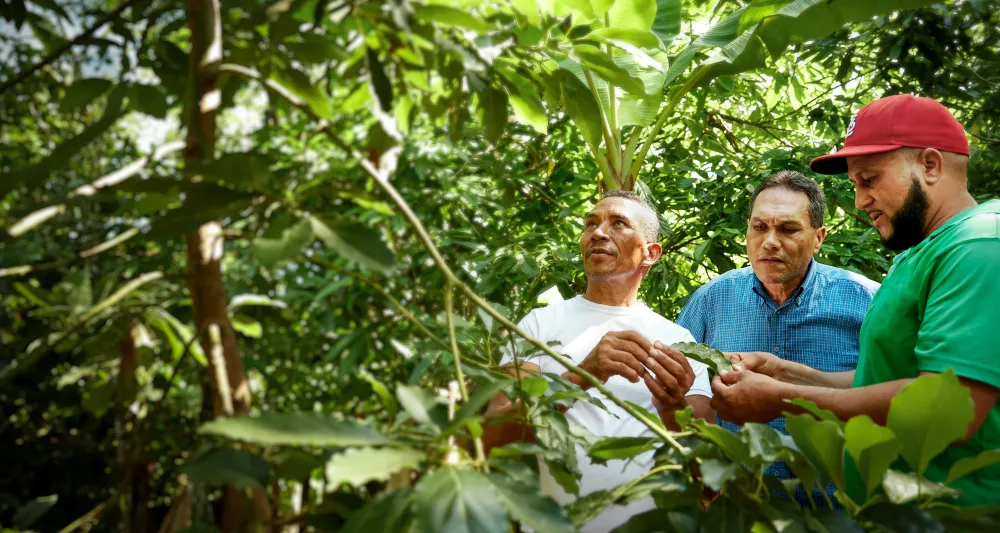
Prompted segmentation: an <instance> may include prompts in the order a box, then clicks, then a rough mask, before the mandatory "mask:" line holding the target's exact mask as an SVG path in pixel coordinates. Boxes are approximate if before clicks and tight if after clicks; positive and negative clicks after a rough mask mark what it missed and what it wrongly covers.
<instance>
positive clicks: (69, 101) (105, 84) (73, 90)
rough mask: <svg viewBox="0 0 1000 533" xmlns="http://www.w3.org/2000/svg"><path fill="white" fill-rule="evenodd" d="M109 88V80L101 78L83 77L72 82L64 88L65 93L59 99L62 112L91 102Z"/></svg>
mask: <svg viewBox="0 0 1000 533" xmlns="http://www.w3.org/2000/svg"><path fill="white" fill-rule="evenodd" d="M109 89H111V82H110V81H108V80H105V79H102V78H83V79H79V80H76V81H74V82H73V84H72V85H70V86H69V87H68V88H67V89H66V95H65V96H63V99H62V100H60V101H59V110H60V111H62V112H63V113H68V112H70V111H74V110H76V109H78V108H80V107H83V106H85V105H87V104H89V103H91V102H93V101H94V100H95V99H97V97H99V96H101V95H102V94H104V93H106V92H108V90H109Z"/></svg>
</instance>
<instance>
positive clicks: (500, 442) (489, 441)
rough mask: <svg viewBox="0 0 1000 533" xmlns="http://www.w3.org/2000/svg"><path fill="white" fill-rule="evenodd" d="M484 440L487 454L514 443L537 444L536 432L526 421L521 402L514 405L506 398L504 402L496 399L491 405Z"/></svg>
mask: <svg viewBox="0 0 1000 533" xmlns="http://www.w3.org/2000/svg"><path fill="white" fill-rule="evenodd" d="M482 440H483V447H484V448H485V451H486V453H487V454H489V453H490V450H491V449H493V448H496V447H499V446H505V445H507V444H510V443H512V442H535V432H534V431H533V430H532V428H531V425H530V424H528V423H527V422H526V420H525V416H524V406H523V405H522V404H521V400H517V401H516V402H513V403H512V402H511V401H510V400H508V399H507V398H506V397H504V398H503V400H502V401H500V400H498V399H496V398H495V399H494V401H492V402H491V403H490V406H489V408H488V409H487V410H486V420H485V424H483V436H482Z"/></svg>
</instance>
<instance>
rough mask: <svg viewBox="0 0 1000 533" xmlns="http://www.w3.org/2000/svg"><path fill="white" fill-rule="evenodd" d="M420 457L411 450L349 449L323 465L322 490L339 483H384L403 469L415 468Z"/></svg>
mask: <svg viewBox="0 0 1000 533" xmlns="http://www.w3.org/2000/svg"><path fill="white" fill-rule="evenodd" d="M423 460H424V454H423V453H422V452H419V451H417V450H414V449H412V448H353V449H350V450H347V451H345V452H344V453H341V454H337V455H334V456H333V457H331V458H330V461H329V462H327V463H326V483H327V485H326V491H327V492H334V491H336V490H337V489H338V488H339V487H340V484H341V483H347V484H349V485H353V486H355V487H357V486H360V485H363V484H365V483H368V482H369V481H386V480H388V479H389V476H391V475H392V474H395V473H396V472H399V471H400V470H402V469H404V468H416V467H417V465H419V464H420V462H421V461H423Z"/></svg>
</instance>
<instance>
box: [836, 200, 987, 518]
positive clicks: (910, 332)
mask: <svg viewBox="0 0 1000 533" xmlns="http://www.w3.org/2000/svg"><path fill="white" fill-rule="evenodd" d="M949 368H953V369H954V370H955V374H957V375H958V376H960V377H964V378H968V379H974V380H976V381H980V382H982V383H986V384H988V385H992V386H994V387H997V388H1000V200H991V201H989V202H986V203H983V204H982V205H979V206H977V207H973V208H970V209H967V210H965V211H962V212H961V213H959V214H958V215H956V216H954V217H952V218H951V219H950V220H948V221H947V222H945V224H944V225H943V226H941V227H940V228H938V229H937V230H935V231H934V232H933V233H931V234H930V236H928V237H927V238H926V239H924V240H923V241H921V242H920V243H919V244H917V245H916V246H914V247H913V248H910V249H909V250H906V251H904V252H902V253H901V254H899V255H898V256H896V258H895V259H894V260H893V264H892V268H891V269H889V274H888V275H887V276H886V278H885V281H883V282H882V286H881V287H880V288H879V290H878V292H876V293H875V298H874V299H873V300H872V303H871V306H870V307H869V309H868V314H867V315H866V316H865V320H864V322H863V324H862V326H861V339H860V355H859V357H858V368H857V371H856V373H855V374H854V384H853V386H854V387H864V386H866V385H872V384H876V383H885V382H887V381H895V380H898V379H906V378H915V377H917V376H918V375H919V374H920V372H925V371H926V372H944V371H946V370H948V369H949ZM996 448H1000V402H998V403H997V404H996V405H994V406H993V409H992V410H991V411H990V414H989V415H988V416H987V417H986V420H985V421H984V422H983V425H982V426H981V427H980V428H979V431H977V432H976V434H975V435H973V437H972V438H971V439H970V440H969V441H968V442H966V443H965V444H962V445H960V446H951V447H949V448H948V449H947V450H945V451H944V452H943V453H942V454H940V455H938V456H937V457H936V458H935V459H934V460H933V461H932V462H931V463H930V465H929V466H928V468H927V472H926V475H927V477H928V478H929V479H931V480H933V481H944V479H945V478H946V477H947V475H948V470H949V469H950V468H951V465H953V464H954V463H955V462H956V461H958V460H959V459H962V458H963V457H970V456H975V455H977V454H979V452H981V451H982V450H984V449H996ZM848 470H849V474H854V473H853V472H850V471H851V470H853V468H849V469H848ZM848 477H849V478H853V481H858V482H860V478H859V477H858V476H856V475H849V476H848ZM859 485H860V483H857V484H855V483H852V487H851V491H850V492H851V496H852V498H853V497H855V496H859V495H862V494H863V493H864V492H863V488H861V489H860V490H856V489H858V488H859ZM951 486H952V487H954V488H957V489H959V490H961V491H962V496H961V498H960V499H959V501H958V503H959V505H963V506H967V505H981V504H994V505H995V504H1000V465H994V466H992V467H989V468H985V469H983V470H980V471H979V472H977V473H974V474H970V475H969V476H966V477H964V478H962V479H959V480H957V481H955V482H954V483H952V485H951Z"/></svg>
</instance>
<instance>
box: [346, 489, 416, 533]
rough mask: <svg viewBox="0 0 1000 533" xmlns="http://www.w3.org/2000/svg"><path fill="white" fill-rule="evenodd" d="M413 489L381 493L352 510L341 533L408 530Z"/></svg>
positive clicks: (383, 532)
mask: <svg viewBox="0 0 1000 533" xmlns="http://www.w3.org/2000/svg"><path fill="white" fill-rule="evenodd" d="M412 496H413V489H410V488H403V489H398V490H395V491H393V492H390V493H385V492H383V493H381V494H379V495H378V496H376V497H375V498H374V499H373V500H372V501H370V502H368V503H367V504H366V505H365V506H364V507H362V508H361V509H358V510H357V511H354V514H352V515H351V518H350V519H348V521H347V523H346V524H344V529H343V530H341V531H342V533H399V532H400V531H409V527H408V525H409V522H410V520H411V519H412V517H411V515H412V512H411V509H410V505H411V503H412V502H411V498H412Z"/></svg>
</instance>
